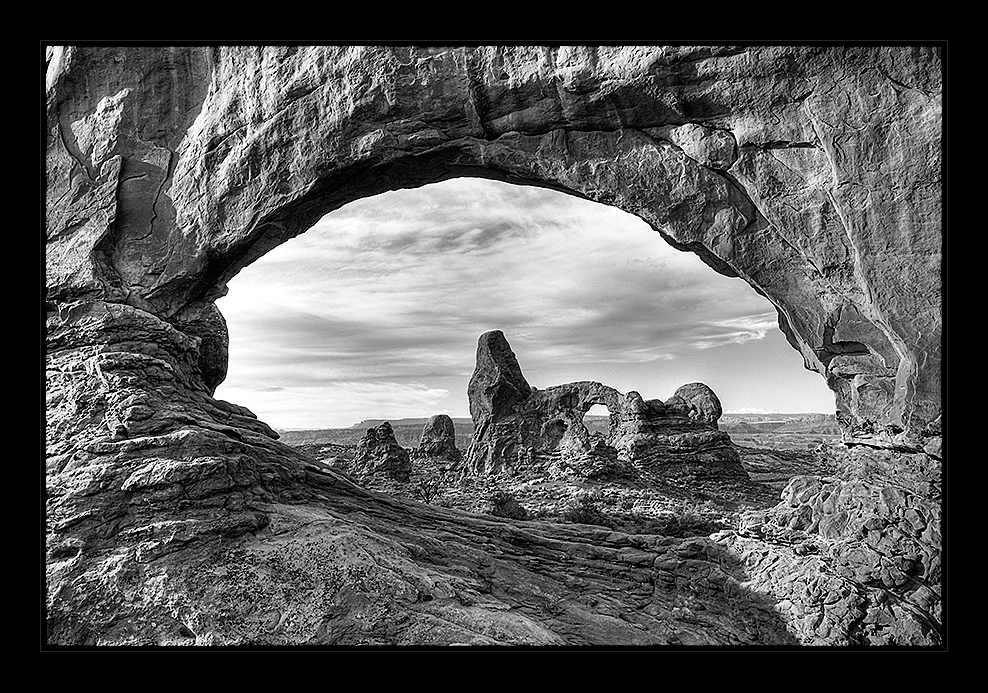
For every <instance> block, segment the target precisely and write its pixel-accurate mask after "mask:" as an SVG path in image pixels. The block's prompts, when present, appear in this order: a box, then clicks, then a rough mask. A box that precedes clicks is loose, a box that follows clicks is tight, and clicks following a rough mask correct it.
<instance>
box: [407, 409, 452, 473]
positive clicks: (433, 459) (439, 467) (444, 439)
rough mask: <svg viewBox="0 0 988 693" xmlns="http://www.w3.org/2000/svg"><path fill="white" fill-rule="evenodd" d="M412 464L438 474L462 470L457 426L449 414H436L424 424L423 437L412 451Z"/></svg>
mask: <svg viewBox="0 0 988 693" xmlns="http://www.w3.org/2000/svg"><path fill="white" fill-rule="evenodd" d="M411 461H412V466H413V467H415V468H418V469H427V470H429V471H432V472H435V473H438V474H452V473H456V472H458V471H460V468H461V466H462V461H463V453H462V452H461V451H460V450H459V448H457V447H456V427H455V426H454V424H453V419H451V418H450V417H449V416H448V415H447V414H436V415H435V416H433V417H431V418H430V419H429V420H428V421H427V422H426V423H425V425H424V426H422V439H421V442H420V443H419V446H418V447H417V448H414V449H412V451H411Z"/></svg>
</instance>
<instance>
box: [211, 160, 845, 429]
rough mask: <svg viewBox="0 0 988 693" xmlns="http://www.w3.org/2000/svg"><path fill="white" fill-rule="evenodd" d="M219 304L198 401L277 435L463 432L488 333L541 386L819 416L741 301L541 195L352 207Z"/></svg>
mask: <svg viewBox="0 0 988 693" xmlns="http://www.w3.org/2000/svg"><path fill="white" fill-rule="evenodd" d="M229 289H230V291H229V294H228V295H227V296H225V297H224V298H222V299H220V300H219V301H218V302H217V305H218V306H219V308H220V310H221V311H222V313H223V315H224V316H225V317H226V320H227V323H228V326H229V331H230V366H229V373H228V376H227V379H226V381H225V382H224V383H223V384H222V385H220V387H219V388H218V389H217V391H216V396H217V397H218V398H220V399H225V400H228V401H231V402H235V403H237V404H240V405H243V406H246V407H247V408H249V409H250V410H251V411H253V412H254V413H255V414H257V416H258V417H259V418H260V419H261V420H263V421H265V422H266V423H268V424H269V425H271V426H273V427H275V428H281V429H287V428H332V427H347V426H351V425H353V424H355V423H357V422H359V421H361V420H363V419H371V418H392V419H398V418H405V417H426V416H431V415H433V414H439V413H446V414H449V415H450V416H454V417H457V416H463V417H469V415H470V413H469V407H468V404H467V396H466V389H467V382H468V381H469V379H470V375H471V373H472V372H473V367H474V358H475V355H476V348H477V338H478V337H479V336H480V334H481V333H483V332H485V331H487V330H494V329H499V330H502V331H503V332H504V334H505V336H506V337H507V339H508V342H509V343H510V344H511V347H512V349H513V350H514V352H515V354H516V355H517V357H518V360H519V363H520V364H521V367H522V371H523V372H524V373H525V376H526V378H527V379H528V381H529V382H530V383H531V384H532V385H534V386H536V387H540V388H544V387H548V386H551V385H559V384H563V383H567V382H573V381H577V380H597V381H600V382H603V383H605V384H607V385H610V386H612V387H614V388H616V389H618V390H620V391H621V392H627V391H629V390H636V391H638V392H639V393H640V394H641V395H642V397H644V398H645V399H655V398H658V399H667V398H669V397H670V396H671V395H672V394H673V392H675V390H676V388H678V387H679V386H680V385H683V384H685V383H689V382H696V381H701V382H704V383H706V384H707V385H709V386H710V387H712V388H713V389H714V391H715V392H716V393H717V394H718V396H719V397H720V399H721V402H722V404H723V406H724V410H725V411H728V412H741V411H772V412H824V413H833V411H834V398H833V394H832V393H831V391H830V390H829V389H827V387H826V384H825V383H824V380H823V378H821V377H820V376H819V375H817V374H816V373H811V372H809V371H806V370H804V368H803V361H802V357H801V356H800V355H799V353H798V352H796V351H795V350H794V349H792V348H791V347H790V346H789V345H788V344H787V343H786V340H785V337H783V335H782V332H781V331H780V330H779V329H778V324H777V317H776V313H775V310H774V309H773V308H772V306H771V304H769V303H768V301H766V300H765V299H764V298H762V297H761V296H759V295H757V294H756V293H755V292H754V290H753V289H751V287H749V286H748V285H747V284H745V283H744V282H743V281H741V280H740V279H729V278H727V277H723V276H721V275H718V274H716V273H715V272H714V271H713V270H711V269H710V268H708V267H707V266H706V265H704V264H703V263H702V262H700V260H699V259H698V258H697V257H695V256H694V255H692V254H690V253H683V252H679V251H676V250H674V249H673V248H672V247H671V246H669V245H668V244H667V243H665V241H663V240H662V238H661V237H660V236H659V235H658V234H657V233H655V232H654V231H652V230H651V229H650V228H649V227H648V226H647V225H646V224H645V222H643V221H641V220H640V219H638V218H636V217H634V216H632V215H630V214H627V213H625V212H622V211H620V210H617V209H615V208H612V207H606V206H604V205H600V204H596V203H593V202H588V201H584V200H580V199H577V198H574V197H572V196H567V195H564V194H562V193H557V192H554V191H549V190H543V189H540V188H533V187H522V186H514V185H508V184H503V183H496V182H492V181H485V180H479V179H467V178H459V179H456V180H452V181H447V182H445V183H438V184H434V185H429V186H425V187H422V188H418V189H415V190H400V191H395V192H389V193H385V194H383V195H378V196H376V197H372V198H367V199H364V200H360V201H358V202H355V203H352V204H350V205H347V206H345V207H343V208H342V209H339V210H337V211H336V212H333V213H332V214H330V215H328V216H326V217H324V218H323V219H322V220H321V221H320V222H319V223H318V224H317V225H316V226H314V227H313V228H312V229H310V230H309V231H307V232H306V233H304V234H302V235H301V236H298V237H297V238H295V239H292V240H291V241H289V242H288V243H285V244H283V245H282V246H280V247H278V248H276V249H275V250H273V251H271V252H270V253H268V254H267V255H266V256H264V257H263V258H261V259H260V260H259V261H257V262H255V263H254V264H253V265H251V266H249V267H247V268H246V269H244V270H243V271H242V272H241V273H240V274H238V275H237V276H236V277H235V278H234V279H233V280H232V281H231V282H230V283H229Z"/></svg>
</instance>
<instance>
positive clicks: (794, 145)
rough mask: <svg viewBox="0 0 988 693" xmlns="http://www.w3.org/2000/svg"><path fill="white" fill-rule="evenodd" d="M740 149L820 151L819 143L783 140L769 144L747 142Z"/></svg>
mask: <svg viewBox="0 0 988 693" xmlns="http://www.w3.org/2000/svg"><path fill="white" fill-rule="evenodd" d="M741 149H758V150H761V151H765V150H768V149H820V143H819V142H787V141H785V140H772V141H770V142H748V143H746V144H743V145H741Z"/></svg>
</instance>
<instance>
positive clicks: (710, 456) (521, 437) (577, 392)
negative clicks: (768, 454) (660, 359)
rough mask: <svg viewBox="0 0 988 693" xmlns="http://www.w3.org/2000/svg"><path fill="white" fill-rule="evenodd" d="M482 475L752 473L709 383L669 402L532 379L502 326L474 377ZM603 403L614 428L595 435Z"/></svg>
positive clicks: (480, 354) (470, 463)
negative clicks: (724, 425) (595, 410)
mask: <svg viewBox="0 0 988 693" xmlns="http://www.w3.org/2000/svg"><path fill="white" fill-rule="evenodd" d="M468 394H469V395H470V412H471V414H472V415H473V417H474V421H473V424H474V436H473V440H472V442H471V444H470V448H469V449H468V451H467V469H468V470H470V471H471V472H472V473H474V474H499V473H501V472H505V471H507V472H510V471H511V470H520V469H532V468H535V467H540V468H543V469H544V470H545V471H546V472H547V473H548V474H549V475H550V476H558V475H560V474H576V475H578V476H582V477H586V478H607V477H614V476H622V475H628V474H632V473H635V472H636V471H640V470H643V469H646V468H647V469H648V470H650V471H656V470H658V471H660V472H661V473H664V474H685V473H690V474H696V473H701V474H710V475H718V476H724V477H726V478H729V477H732V476H734V477H744V478H746V477H747V475H746V474H745V472H744V470H743V468H742V467H741V464H740V458H739V457H738V453H737V451H736V450H735V449H734V447H733V446H732V445H731V439H730V437H729V436H728V435H727V434H726V433H724V432H722V431H719V430H717V419H719V418H720V415H721V406H720V400H718V399H717V395H716V394H714V392H713V390H711V389H710V388H709V387H707V386H706V385H704V384H703V383H690V384H689V385H684V386H682V387H680V388H679V389H678V390H677V391H676V394H675V395H674V396H673V397H672V398H670V400H669V402H666V403H663V402H662V401H661V400H657V399H654V400H648V401H643V400H642V398H641V395H639V394H638V393H637V392H634V391H632V392H629V393H627V394H622V393H620V392H618V391H617V390H615V389H614V388H612V387H608V386H607V385H603V384H601V383H596V382H591V381H584V382H576V383H568V384H566V385H557V386H554V387H549V388H546V389H545V390H539V389H537V388H534V387H531V386H530V385H529V384H528V381H527V380H525V376H524V375H523V374H522V370H521V366H520V365H519V364H518V359H517V357H516V356H515V353H514V351H512V350H511V346H510V345H509V344H508V341H507V339H506V338H505V336H504V333H503V332H501V331H500V330H493V331H491V332H485V333H484V334H482V335H481V336H480V339H479V340H478V344H477V365H476V368H475V369H474V373H473V376H472V377H471V379H470V386H469V388H468ZM596 404H603V405H605V406H606V407H607V408H608V410H609V411H610V412H611V415H610V425H609V429H610V430H609V434H608V435H607V436H600V435H599V434H598V435H593V434H591V433H590V431H588V430H587V428H586V426H585V425H584V424H583V417H584V415H585V414H586V413H587V411H589V410H590V408H591V407H592V406H594V405H596Z"/></svg>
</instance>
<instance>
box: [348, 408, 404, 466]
mask: <svg viewBox="0 0 988 693" xmlns="http://www.w3.org/2000/svg"><path fill="white" fill-rule="evenodd" d="M411 472H412V461H411V456H410V453H409V450H408V449H406V448H403V447H401V446H400V445H398V441H397V440H395V433H394V431H393V430H392V429H391V424H390V423H389V422H387V421H385V422H384V423H382V424H381V425H380V426H373V427H371V428H368V429H367V432H366V433H364V437H363V438H361V439H360V442H359V443H357V451H356V453H355V454H354V458H353V463H352V473H353V474H354V476H356V477H357V478H359V479H371V478H373V477H375V476H378V477H382V478H386V479H392V480H394V481H408V479H409V476H410V475H411Z"/></svg>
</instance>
